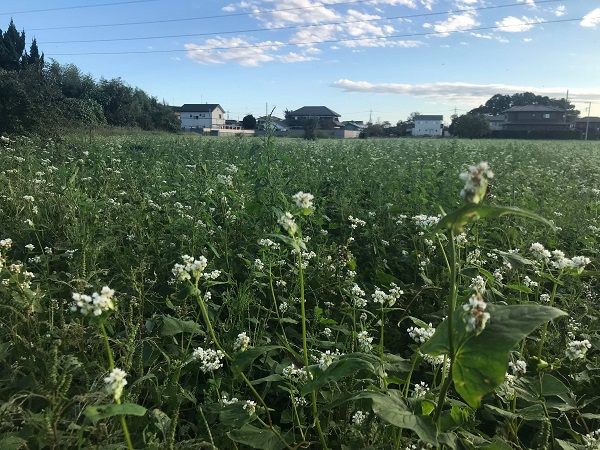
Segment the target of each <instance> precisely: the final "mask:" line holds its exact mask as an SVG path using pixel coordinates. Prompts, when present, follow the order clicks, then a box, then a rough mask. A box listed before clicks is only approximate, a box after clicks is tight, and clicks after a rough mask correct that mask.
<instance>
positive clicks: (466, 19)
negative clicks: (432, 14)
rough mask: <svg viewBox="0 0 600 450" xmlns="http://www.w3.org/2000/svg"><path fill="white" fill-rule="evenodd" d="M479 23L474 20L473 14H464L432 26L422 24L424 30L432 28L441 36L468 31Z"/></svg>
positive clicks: (455, 15) (453, 16)
mask: <svg viewBox="0 0 600 450" xmlns="http://www.w3.org/2000/svg"><path fill="white" fill-rule="evenodd" d="M478 25H479V22H477V20H475V17H474V15H473V14H471V13H469V12H464V13H461V14H454V15H451V16H450V17H449V18H448V19H446V20H442V21H439V22H436V23H435V24H434V25H432V24H430V23H425V24H423V27H425V28H433V30H434V31H435V32H436V33H440V34H441V35H442V36H446V35H448V33H452V32H456V31H463V30H468V29H470V28H473V27H476V26H478Z"/></svg>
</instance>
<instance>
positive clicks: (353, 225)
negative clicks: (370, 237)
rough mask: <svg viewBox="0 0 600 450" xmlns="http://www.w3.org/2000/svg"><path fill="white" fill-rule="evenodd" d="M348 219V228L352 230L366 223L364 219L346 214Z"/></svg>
mask: <svg viewBox="0 0 600 450" xmlns="http://www.w3.org/2000/svg"><path fill="white" fill-rule="evenodd" d="M348 220H349V221H350V228H352V229H353V230H356V229H357V228H358V227H359V226H360V227H364V226H365V225H366V224H367V222H365V221H364V220H361V219H357V218H356V217H352V216H348Z"/></svg>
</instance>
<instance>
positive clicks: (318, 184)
mask: <svg viewBox="0 0 600 450" xmlns="http://www.w3.org/2000/svg"><path fill="white" fill-rule="evenodd" d="M567 150H568V151H567ZM473 161H488V162H489V166H490V167H491V168H492V169H493V171H494V177H493V178H491V176H492V174H491V172H490V170H489V168H488V167H487V166H486V165H484V164H480V165H478V166H474V167H472V168H471V169H469V170H467V171H465V169H466V168H467V167H468V166H469V165H470V164H471V163H472V162H473ZM599 171H600V154H599V153H598V148H597V145H596V144H593V143H585V142H579V143H576V144H573V143H569V144H567V145H563V144H561V143H556V142H553V143H551V144H550V143H548V142H541V143H537V142H536V143H531V142H527V143H523V142H519V143H516V142H512V141H507V142H503V143H499V142H498V141H478V142H472V141H463V142H461V141H443V140H426V141H418V140H393V141H392V140H379V141H364V140H358V141H354V142H348V141H322V142H318V143H315V142H311V141H299V140H297V141H291V140H289V141H287V140H284V141H279V142H274V141H273V140H272V139H271V138H270V137H269V136H267V137H265V138H264V140H262V141H259V140H258V139H248V138H228V139H223V138H210V137H200V136H185V137H182V136H165V137H144V136H123V137H113V138H93V139H92V141H91V142H90V141H89V137H88V136H77V135H73V136H66V137H64V138H63V139H62V140H60V141H56V140H44V141H42V140H30V139H28V138H22V137H12V138H11V139H8V138H5V137H3V138H1V142H0V186H2V188H1V190H0V224H2V225H1V228H0V278H1V279H2V282H1V283H0V311H1V313H0V356H1V358H0V448H12V449H25V448H27V449H58V448H99V449H112V448H123V446H124V445H126V446H127V447H129V448H140V449H141V448H144V449H166V448H169V449H175V448H176V449H186V448H187V449H197V448H221V449H228V448H239V449H245V448H259V449H280V448H288V449H292V448H299V447H306V446H311V447H313V448H325V447H327V448H332V449H365V448H371V449H375V448H377V449H390V448H396V449H417V448H434V447H435V448H455V449H465V448H466V449H475V448H481V449H511V448H512V449H531V448H554V449H564V450H567V449H581V450H583V449H589V450H591V449H594V448H597V447H596V445H597V442H598V439H600V436H598V435H595V434H593V433H594V431H595V430H598V429H599V428H600V407H599V399H598V395H597V393H598V392H600V373H599V368H600V337H599V327H600V326H599V323H600V321H598V317H597V316H598V310H599V307H600V298H599V296H598V292H599V284H598V270H597V269H598V264H599V259H598V255H599V247H598V245H599V234H598V232H599V231H600V230H599V222H598V219H599V215H600V190H598V189H597V184H596V182H595V181H594V180H596V177H597V173H598V172H599ZM461 172H462V173H464V175H463V180H462V181H461V180H459V178H458V175H459V173H461ZM488 181H489V186H488V185H487V183H488ZM465 182H466V184H465ZM463 185H464V187H463ZM461 187H462V188H463V191H462V196H463V198H462V199H461V198H460V196H459V191H460V190H461ZM486 188H487V194H486ZM484 196H485V197H484ZM464 201H469V202H470V203H466V204H464V206H463V202H464ZM501 205H505V206H506V207H504V206H501ZM516 208H522V210H519V209H516ZM523 210H530V211H533V212H535V213H537V214H539V215H541V216H543V217H545V218H547V219H549V220H551V221H552V223H553V225H554V226H555V228H553V227H552V224H549V223H547V222H546V223H545V222H544V221H543V220H542V219H541V218H539V217H538V216H535V215H533V214H529V213H524V212H523ZM440 211H445V212H447V213H448V214H447V215H446V216H444V217H443V218H442V214H441V213H440ZM506 214H509V215H506ZM524 215H525V216H529V217H525V216H524ZM499 216H502V217H499ZM476 217H479V218H480V220H477V221H473V219H474V218H476ZM436 224H437V225H436ZM452 305H456V309H455V310H452V308H451V306H452ZM486 308H487V309H486ZM557 308H560V309H557ZM561 310H562V311H564V312H565V313H566V314H568V317H566V316H563V314H564V313H563V312H561ZM446 316H448V317H446ZM445 317H446V318H445ZM452 318H453V319H452ZM444 355H446V356H444Z"/></svg>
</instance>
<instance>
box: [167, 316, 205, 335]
mask: <svg viewBox="0 0 600 450" xmlns="http://www.w3.org/2000/svg"><path fill="white" fill-rule="evenodd" d="M162 322H163V327H162V330H161V332H160V334H161V336H174V335H176V334H179V333H194V334H200V335H204V331H203V330H202V329H201V328H200V325H198V324H197V323H196V322H194V321H193V320H181V319H177V318H175V317H171V316H163V317H162Z"/></svg>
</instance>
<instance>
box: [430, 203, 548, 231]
mask: <svg viewBox="0 0 600 450" xmlns="http://www.w3.org/2000/svg"><path fill="white" fill-rule="evenodd" d="M506 214H515V215H517V216H522V217H527V218H529V219H534V220H537V221H539V222H542V223H544V224H546V225H548V226H550V227H552V228H553V229H554V225H553V224H552V222H550V221H548V220H546V219H544V218H543V217H541V216H538V215H537V214H535V213H532V212H529V211H525V210H522V209H519V208H515V207H513V206H490V205H481V204H479V203H468V204H466V205H464V206H462V207H461V208H459V209H457V210H456V211H453V212H451V213H450V214H447V215H446V216H444V217H443V218H442V219H441V220H440V221H439V222H438V223H437V225H436V226H435V228H434V230H433V231H434V232H435V231H440V230H452V231H454V233H461V232H462V230H463V227H464V226H465V225H466V224H467V223H469V222H472V221H474V220H477V219H484V218H493V217H501V216H504V215H506Z"/></svg>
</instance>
